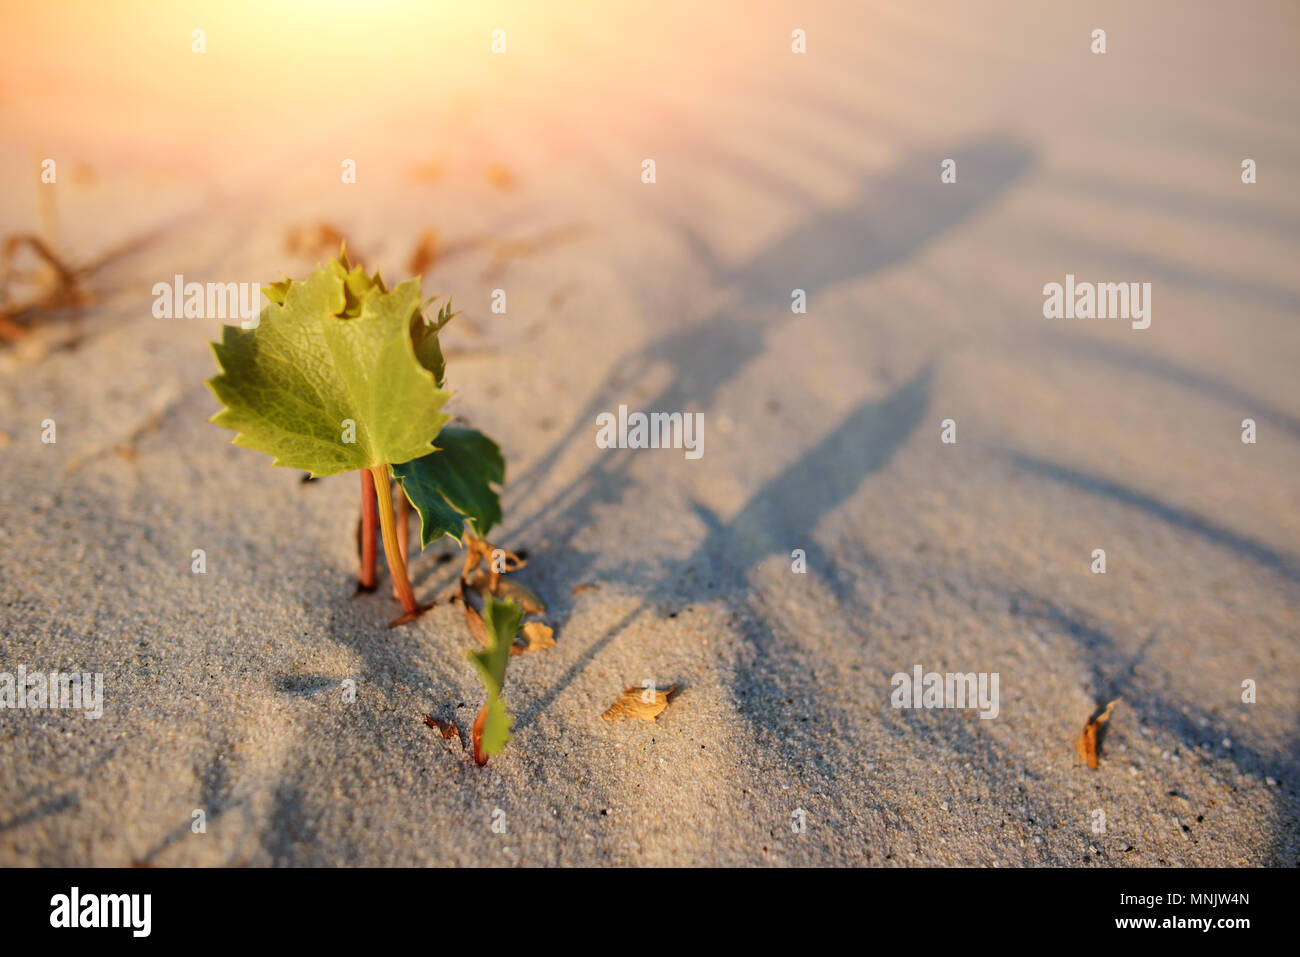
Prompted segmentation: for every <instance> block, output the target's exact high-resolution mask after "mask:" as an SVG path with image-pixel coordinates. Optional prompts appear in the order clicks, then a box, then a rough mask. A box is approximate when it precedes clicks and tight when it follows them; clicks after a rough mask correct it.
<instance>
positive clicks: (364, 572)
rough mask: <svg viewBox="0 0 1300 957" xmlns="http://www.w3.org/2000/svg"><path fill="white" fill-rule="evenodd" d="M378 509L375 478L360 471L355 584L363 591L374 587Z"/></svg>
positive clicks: (368, 472)
mask: <svg viewBox="0 0 1300 957" xmlns="http://www.w3.org/2000/svg"><path fill="white" fill-rule="evenodd" d="M378 532H379V508H378V505H377V503H376V502H375V477H374V476H373V475H371V474H370V470H369V469H362V470H361V568H360V570H359V571H358V572H357V583H358V584H359V585H360V586H361V588H362V589H363V590H365V591H373V590H374V587H375V562H376V559H377V558H378V541H377V535H378Z"/></svg>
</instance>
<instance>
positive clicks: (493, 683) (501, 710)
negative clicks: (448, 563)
mask: <svg viewBox="0 0 1300 957" xmlns="http://www.w3.org/2000/svg"><path fill="white" fill-rule="evenodd" d="M523 620H524V610H523V609H522V608H520V607H519V605H518V604H517V603H515V602H513V601H500V600H498V599H496V598H494V597H493V596H491V595H488V596H487V601H486V603H485V604H484V606H483V624H484V625H485V626H486V628H487V635H488V641H489V642H490V644H489V645H488V646H487V647H484V648H475V649H472V650H471V651H470V652H469V659H470V661H472V662H473V663H474V667H475V668H476V669H477V670H478V674H479V678H480V679H482V681H483V687H484V688H486V689H487V693H488V700H487V705H486V706H485V707H484V712H485V714H486V718H485V719H484V721H483V725H482V738H481V741H480V743H479V748H480V750H481V751H482V753H483V754H484V755H492V754H498V753H500V751H501V749H502V748H504V747H505V746H506V742H507V741H509V740H510V726H511V725H512V724H514V719H513V718H512V717H511V716H510V714H509V712H507V711H506V706H505V703H504V702H502V700H501V689H502V687H503V686H504V685H505V682H506V663H507V662H509V661H510V646H511V645H513V644H514V642H515V635H517V634H518V633H519V627H520V625H521V624H522V623H523Z"/></svg>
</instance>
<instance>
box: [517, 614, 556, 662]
mask: <svg viewBox="0 0 1300 957" xmlns="http://www.w3.org/2000/svg"><path fill="white" fill-rule="evenodd" d="M521 634H522V635H523V636H524V644H522V645H511V646H510V653H511V654H512V655H524V654H527V653H528V652H530V651H545V650H546V649H547V648H554V647H555V629H554V628H552V627H551V626H550V625H543V624H542V623H541V622H540V621H529V622H525V623H524V628H523V631H522V632H521Z"/></svg>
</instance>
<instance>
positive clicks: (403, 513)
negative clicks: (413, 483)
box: [393, 482, 411, 600]
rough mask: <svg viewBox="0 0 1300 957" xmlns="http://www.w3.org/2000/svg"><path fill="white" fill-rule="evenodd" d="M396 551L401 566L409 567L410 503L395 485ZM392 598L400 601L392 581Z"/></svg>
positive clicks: (400, 488)
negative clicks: (400, 554) (399, 556)
mask: <svg viewBox="0 0 1300 957" xmlns="http://www.w3.org/2000/svg"><path fill="white" fill-rule="evenodd" d="M397 549H398V551H400V552H401V553H402V564H403V565H409V564H410V561H411V503H410V502H408V501H407V499H406V493H405V492H404V491H402V484H401V483H400V482H399V483H397ZM393 597H394V598H396V599H398V600H400V599H401V597H402V596H401V595H399V594H398V593H397V582H396V580H394V581H393Z"/></svg>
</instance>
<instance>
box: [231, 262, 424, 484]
mask: <svg viewBox="0 0 1300 957" xmlns="http://www.w3.org/2000/svg"><path fill="white" fill-rule="evenodd" d="M271 289H272V291H271V292H269V293H268V298H270V299H271V304H270V305H268V306H267V307H266V308H265V309H264V310H262V314H261V317H260V320H259V322H258V325H257V326H256V328H254V329H251V330H246V329H239V328H236V327H234V326H226V327H225V328H224V329H223V330H222V339H221V342H220V343H214V344H213V347H212V348H213V352H214V353H215V354H216V357H217V362H218V364H219V365H220V366H221V370H222V371H221V374H220V375H217V376H216V377H214V378H213V379H211V380H209V382H208V386H209V388H211V389H212V391H213V393H214V394H215V395H216V396H217V398H218V399H220V400H221V402H222V404H223V405H224V406H225V408H224V409H222V410H221V411H220V412H218V413H217V414H216V415H215V416H213V418H212V421H213V422H214V423H216V424H217V425H220V426H222V427H223V428H228V429H232V430H233V431H235V432H236V433H238V434H237V435H236V436H235V438H234V443H235V444H236V445H239V446H243V447H245V448H250V449H255V450H257V451H259V452H265V453H266V454H268V455H270V456H272V457H273V458H274V462H273V464H275V465H282V466H287V467H290V468H298V469H305V470H307V471H308V472H310V473H311V474H312V475H313V476H322V475H335V474H337V473H340V472H347V471H352V470H355V469H360V468H369V467H371V466H377V465H384V464H392V463H400V462H407V461H410V460H411V459H416V458H420V457H421V456H424V455H427V454H428V453H429V451H430V449H431V448H432V446H433V440H434V438H435V437H436V436H437V434H438V432H439V431H440V430H441V429H442V426H443V425H444V424H445V423H446V422H447V421H448V419H449V418H450V416H447V415H444V414H442V412H441V411H440V410H441V408H442V406H443V404H444V403H445V402H446V401H447V399H448V398H449V394H448V393H447V392H444V391H442V390H441V389H439V388H437V385H436V380H435V377H434V375H433V374H432V373H431V372H430V371H429V370H428V369H426V368H424V366H423V365H421V363H420V361H419V359H418V358H417V357H416V354H415V348H414V345H413V344H412V342H411V335H410V320H411V316H412V315H413V314H418V313H419V309H420V302H421V300H420V286H419V282H418V281H417V280H409V281H407V282H404V283H402V284H401V285H399V286H397V287H396V288H395V289H393V290H391V291H387V290H385V288H384V286H383V283H382V280H380V279H379V277H378V274H376V275H375V277H374V278H373V279H371V278H367V277H366V276H365V274H364V273H363V272H361V270H360V269H354V270H351V271H349V269H348V266H347V261H346V259H344V258H343V257H340V259H338V260H330V261H329V262H327V263H326V264H325V265H323V266H321V267H320V268H318V269H317V270H316V271H315V272H313V273H312V274H311V275H310V276H308V277H307V279H306V280H304V281H302V282H295V281H289V282H288V283H287V284H284V283H277V284H274V285H273V286H272V287H271ZM348 420H351V421H352V422H353V423H355V441H352V442H348V441H345V431H346V430H345V424H346V422H347V421H348Z"/></svg>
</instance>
